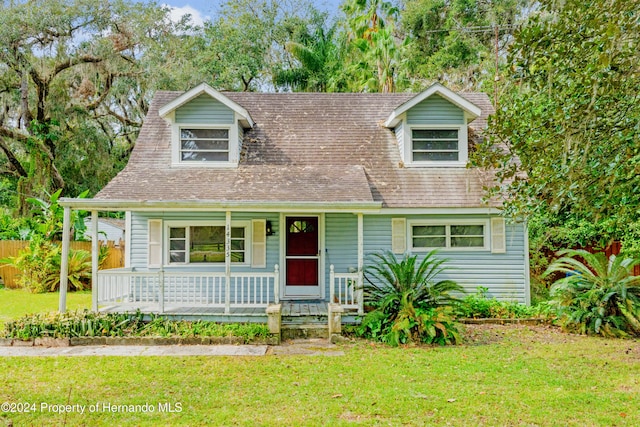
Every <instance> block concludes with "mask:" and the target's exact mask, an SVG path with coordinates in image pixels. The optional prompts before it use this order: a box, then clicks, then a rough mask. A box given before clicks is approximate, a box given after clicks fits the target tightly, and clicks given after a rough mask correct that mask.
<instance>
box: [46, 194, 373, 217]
mask: <svg viewBox="0 0 640 427" xmlns="http://www.w3.org/2000/svg"><path fill="white" fill-rule="evenodd" d="M58 203H59V205H60V206H62V207H69V208H72V209H80V210H86V211H184V210H191V211H208V212H211V211H214V212H215V211H219V212H225V211H229V210H232V211H236V212H252V211H256V210H259V211H261V212H282V211H287V212H306V211H309V212H319V211H321V212H350V213H358V212H362V213H373V212H377V211H379V210H380V209H381V208H382V202H373V201H371V202H300V201H281V202H251V201H214V200H141V201H133V200H114V199H111V200H101V199H76V198H69V197H63V198H60V200H59V201H58Z"/></svg>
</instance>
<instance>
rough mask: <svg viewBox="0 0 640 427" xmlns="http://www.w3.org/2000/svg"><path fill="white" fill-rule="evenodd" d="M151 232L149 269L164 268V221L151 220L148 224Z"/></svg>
mask: <svg viewBox="0 0 640 427" xmlns="http://www.w3.org/2000/svg"><path fill="white" fill-rule="evenodd" d="M147 225H148V230H149V241H148V243H149V246H148V251H149V260H148V266H149V268H160V267H162V220H161V219H150V220H149V221H148V223H147Z"/></svg>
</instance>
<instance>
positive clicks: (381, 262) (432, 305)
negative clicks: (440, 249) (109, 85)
mask: <svg viewBox="0 0 640 427" xmlns="http://www.w3.org/2000/svg"><path fill="white" fill-rule="evenodd" d="M436 253H437V251H435V250H434V251H431V252H429V253H427V254H426V255H425V256H424V258H423V259H422V261H420V262H419V263H418V256H417V255H408V254H406V255H405V256H404V257H403V258H402V259H401V260H398V259H397V258H396V256H395V255H394V254H393V253H392V252H383V253H376V254H373V255H372V264H371V265H368V266H367V268H366V271H365V277H366V279H367V284H366V285H365V287H364V298H365V301H366V302H368V303H369V304H370V305H371V306H372V307H374V310H373V311H372V312H371V313H369V314H368V315H367V317H366V318H365V319H364V320H363V323H362V328H361V335H363V336H368V337H371V338H374V339H378V340H381V341H385V342H387V343H389V344H391V345H398V344H404V343H409V342H425V343H438V344H449V343H453V344H455V343H457V342H458V334H457V329H456V326H455V324H454V323H453V320H452V317H451V312H450V310H449V306H450V305H451V304H452V303H453V302H455V301H457V299H456V298H455V297H453V296H452V295H450V293H451V292H464V291H463V289H462V287H461V286H459V285H458V284H456V283H455V282H453V281H451V280H438V279H437V276H439V275H441V274H442V273H443V272H444V271H445V268H444V267H443V264H444V263H445V262H446V260H445V259H438V258H437V257H436Z"/></svg>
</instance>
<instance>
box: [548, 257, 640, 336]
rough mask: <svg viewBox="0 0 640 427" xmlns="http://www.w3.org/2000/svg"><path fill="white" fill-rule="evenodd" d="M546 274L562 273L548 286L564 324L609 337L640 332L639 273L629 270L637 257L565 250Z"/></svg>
mask: <svg viewBox="0 0 640 427" xmlns="http://www.w3.org/2000/svg"><path fill="white" fill-rule="evenodd" d="M559 255H561V258H559V259H558V260H556V261H555V262H554V263H552V264H551V265H550V266H549V268H548V269H547V271H546V272H545V273H544V275H545V276H547V275H550V274H552V273H554V272H561V273H564V274H565V277H563V278H561V279H559V280H557V281H556V282H554V284H553V286H552V287H551V297H552V303H553V304H554V305H555V306H556V307H557V310H558V314H559V315H560V316H561V321H562V324H563V327H564V328H565V329H567V330H570V331H573V332H579V333H583V334H599V335H603V336H608V337H626V336H640V276H634V275H633V274H632V272H633V267H634V266H635V265H637V264H638V263H640V260H638V259H631V258H624V257H620V256H618V257H616V256H611V257H610V258H607V256H606V255H605V254H604V253H602V252H599V253H595V254H592V253H589V252H587V251H585V250H564V251H561V252H559Z"/></svg>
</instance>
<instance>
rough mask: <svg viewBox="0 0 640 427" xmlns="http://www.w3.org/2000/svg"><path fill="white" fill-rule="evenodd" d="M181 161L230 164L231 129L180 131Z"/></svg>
mask: <svg viewBox="0 0 640 427" xmlns="http://www.w3.org/2000/svg"><path fill="white" fill-rule="evenodd" d="M180 161H182V162H228V161H229V129H195V128H189V129H185V128H182V129H180Z"/></svg>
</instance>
